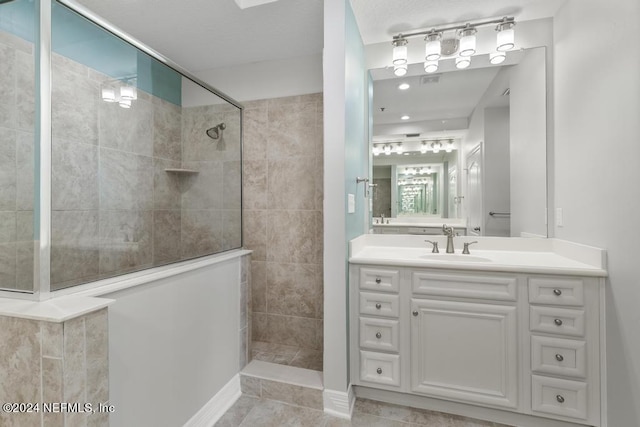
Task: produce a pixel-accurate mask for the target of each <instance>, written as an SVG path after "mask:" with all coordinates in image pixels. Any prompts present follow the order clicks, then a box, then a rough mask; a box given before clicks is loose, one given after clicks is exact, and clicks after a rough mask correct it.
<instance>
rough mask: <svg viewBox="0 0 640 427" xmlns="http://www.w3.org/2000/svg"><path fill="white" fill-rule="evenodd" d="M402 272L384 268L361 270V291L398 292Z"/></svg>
mask: <svg viewBox="0 0 640 427" xmlns="http://www.w3.org/2000/svg"><path fill="white" fill-rule="evenodd" d="M399 280H400V271H399V270H393V269H383V268H361V269H360V289H369V290H372V291H383V292H398V289H399V286H398V285H399Z"/></svg>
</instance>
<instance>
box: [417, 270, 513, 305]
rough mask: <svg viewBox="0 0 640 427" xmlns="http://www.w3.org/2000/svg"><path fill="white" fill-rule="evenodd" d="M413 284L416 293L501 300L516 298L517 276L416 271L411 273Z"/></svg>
mask: <svg viewBox="0 0 640 427" xmlns="http://www.w3.org/2000/svg"><path fill="white" fill-rule="evenodd" d="M411 284H412V289H413V293H414V294H425V295H438V296H448V297H461V298H482V299H491V300H500V301H515V300H516V278H515V277H510V276H488V275H482V276H479V275H478V276H467V275H462V274H453V273H432V272H428V273H427V272H421V271H414V272H413V273H412V275H411Z"/></svg>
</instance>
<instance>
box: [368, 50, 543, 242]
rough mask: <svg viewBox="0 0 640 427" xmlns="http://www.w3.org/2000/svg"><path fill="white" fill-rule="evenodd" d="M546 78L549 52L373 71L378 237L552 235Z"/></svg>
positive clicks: (523, 52)
mask: <svg viewBox="0 0 640 427" xmlns="http://www.w3.org/2000/svg"><path fill="white" fill-rule="evenodd" d="M545 73H546V69H545V51H544V48H536V49H527V50H519V51H513V52H509V55H508V56H507V60H506V61H505V62H503V63H502V64H501V65H500V66H495V65H492V64H491V63H490V60H489V55H484V56H478V57H474V63H473V65H472V67H469V68H467V69H465V70H458V69H456V67H455V64H454V61H453V60H445V61H441V67H440V72H438V73H432V74H428V73H425V71H424V69H423V67H422V64H411V65H409V71H408V73H407V75H405V76H403V77H396V76H395V75H394V74H393V70H392V69H389V68H381V69H374V70H371V76H372V79H373V114H372V116H373V137H372V146H371V150H372V154H373V183H374V184H376V191H375V192H374V197H373V202H372V215H373V230H374V232H377V233H412V234H413V233H420V234H439V233H441V228H442V224H444V223H446V224H448V225H453V226H454V227H455V228H456V232H457V233H458V234H469V235H484V236H544V237H546V235H547V230H546V221H545V219H546V79H545Z"/></svg>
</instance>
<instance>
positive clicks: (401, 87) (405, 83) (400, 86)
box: [398, 82, 411, 90]
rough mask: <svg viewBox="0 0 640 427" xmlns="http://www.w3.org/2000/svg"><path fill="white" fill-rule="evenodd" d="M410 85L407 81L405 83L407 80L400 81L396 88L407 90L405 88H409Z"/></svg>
mask: <svg viewBox="0 0 640 427" xmlns="http://www.w3.org/2000/svg"><path fill="white" fill-rule="evenodd" d="M410 87H411V85H410V84H409V83H407V82H404V83H400V84H399V85H398V89H400V90H407V89H409V88H410Z"/></svg>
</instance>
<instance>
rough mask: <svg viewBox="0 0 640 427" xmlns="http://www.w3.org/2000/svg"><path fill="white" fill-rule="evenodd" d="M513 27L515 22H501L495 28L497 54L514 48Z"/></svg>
mask: <svg viewBox="0 0 640 427" xmlns="http://www.w3.org/2000/svg"><path fill="white" fill-rule="evenodd" d="M515 25H516V24H515V22H503V23H501V24H498V26H497V27H496V31H497V32H498V36H497V37H496V46H497V47H496V48H497V49H498V51H499V52H505V51H507V50H511V49H513V48H514V47H515V45H516V44H515V37H516V35H515V31H514V30H513V27H514V26H515Z"/></svg>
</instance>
